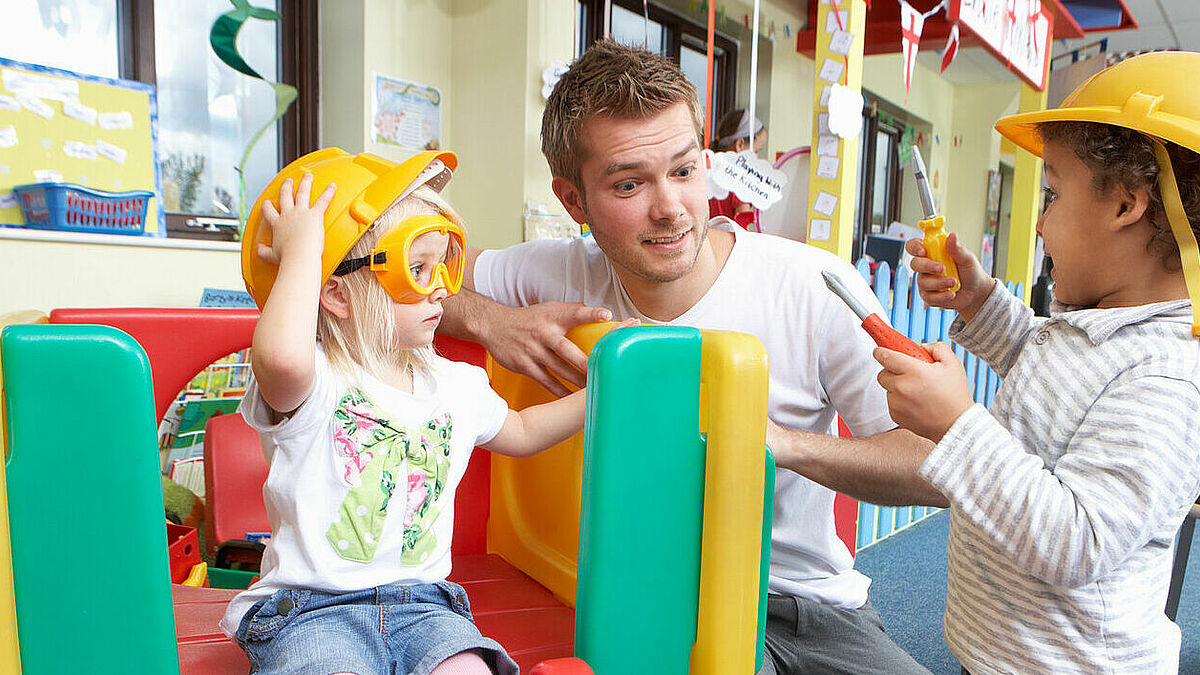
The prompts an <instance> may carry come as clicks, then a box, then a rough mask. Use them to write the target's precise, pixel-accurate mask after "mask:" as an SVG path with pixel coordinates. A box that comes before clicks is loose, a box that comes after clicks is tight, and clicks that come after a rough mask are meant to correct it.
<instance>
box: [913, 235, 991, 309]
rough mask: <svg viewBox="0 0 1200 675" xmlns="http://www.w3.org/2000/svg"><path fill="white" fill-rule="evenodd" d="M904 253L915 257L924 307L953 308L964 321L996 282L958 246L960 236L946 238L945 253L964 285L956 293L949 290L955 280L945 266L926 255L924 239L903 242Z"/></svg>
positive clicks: (972, 257)
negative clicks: (950, 259)
mask: <svg viewBox="0 0 1200 675" xmlns="http://www.w3.org/2000/svg"><path fill="white" fill-rule="evenodd" d="M904 250H906V251H908V252H909V253H910V254H912V256H913V260H912V263H911V267H912V270H913V271H914V272H916V273H917V288H918V289H919V290H920V292H921V299H922V300H924V301H925V304H927V305H930V306H932V307H944V308H946V309H952V310H954V311H956V312H958V313H959V314H960V315H962V317H963V320H964V321H970V320H971V317H973V316H975V313H976V312H978V311H979V308H980V307H981V306H983V301H984V300H986V299H987V296H988V294H989V293H991V292H992V287H993V286H994V285H995V283H996V280H995V279H993V278H991V277H990V276H988V274H987V273H986V272H984V270H983V266H982V265H980V264H979V259H978V258H976V257H975V254H973V253H971V252H970V251H968V250H967V249H966V248H965V247H963V246H961V245H959V243H958V235H957V234H955V233H953V232H951V233H950V235H949V236H948V237H946V251H947V252H949V253H950V257H951V258H953V259H954V264H955V265H956V266H957V267H958V280H959V282H960V283H961V284H962V286H961V287H960V288H959V289H958V291H957V292H956V291H951V290H950V289H951V288H952V287H953V286H954V277H949V276H946V275H945V271H946V268H945V266H944V265H942V264H941V263H940V262H936V261H934V260H933V259H932V258H929V257H928V256H927V255H926V254H925V244H924V243H923V242H922V240H921V239H918V238H915V237H914V238H912V239H909V240H908V241H906V242H904Z"/></svg>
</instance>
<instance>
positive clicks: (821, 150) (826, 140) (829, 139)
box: [817, 135, 838, 157]
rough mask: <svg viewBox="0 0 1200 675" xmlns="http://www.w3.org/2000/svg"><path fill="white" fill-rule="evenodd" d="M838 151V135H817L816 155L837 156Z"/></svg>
mask: <svg viewBox="0 0 1200 675" xmlns="http://www.w3.org/2000/svg"><path fill="white" fill-rule="evenodd" d="M837 153H838V137H837V136H833V135H825V136H819V137H818V138H817V156H818V157H837Z"/></svg>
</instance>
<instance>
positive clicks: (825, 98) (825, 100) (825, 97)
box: [821, 85, 830, 107]
mask: <svg viewBox="0 0 1200 675" xmlns="http://www.w3.org/2000/svg"><path fill="white" fill-rule="evenodd" d="M829 91H830V90H829V85H825V86H824V87H821V106H822V107H823V106H827V105H829Z"/></svg>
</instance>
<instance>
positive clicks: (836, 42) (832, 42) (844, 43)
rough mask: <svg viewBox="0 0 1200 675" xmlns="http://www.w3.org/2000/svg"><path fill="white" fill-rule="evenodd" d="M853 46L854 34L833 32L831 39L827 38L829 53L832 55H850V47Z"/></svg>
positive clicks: (842, 31)
mask: <svg viewBox="0 0 1200 675" xmlns="http://www.w3.org/2000/svg"><path fill="white" fill-rule="evenodd" d="M852 45H854V33H847V32H846V31H844V30H835V31H833V37H831V38H829V51H831V52H833V53H834V54H841V55H842V56H846V55H847V54H849V53H850V47H851V46H852Z"/></svg>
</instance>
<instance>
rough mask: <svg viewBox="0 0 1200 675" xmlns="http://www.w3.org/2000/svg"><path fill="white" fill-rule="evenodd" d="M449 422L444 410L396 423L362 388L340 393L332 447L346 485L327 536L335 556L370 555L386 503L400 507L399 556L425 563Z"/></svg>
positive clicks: (432, 542)
mask: <svg viewBox="0 0 1200 675" xmlns="http://www.w3.org/2000/svg"><path fill="white" fill-rule="evenodd" d="M451 427H452V422H451V419H450V415H449V414H447V413H443V414H441V415H439V416H438V417H436V418H434V419H432V420H429V421H428V422H426V423H425V424H424V425H422V426H421V427H420V428H418V429H413V428H408V427H402V426H398V425H394V424H392V423H391V422H390V421H388V420H387V419H386V418H384V417H383V416H382V415H381V414H380V412H379V409H378V408H377V407H376V405H375V404H374V402H372V401H371V399H370V398H369V397H368V396H367V395H366V394H365V393H364V392H363V391H362V390H360V389H351V390H350V391H349V392H348V393H347V394H346V395H345V396H343V397H342V399H341V401H339V402H338V406H337V409H336V410H335V411H334V429H333V446H334V450H335V452H336V453H337V456H338V458H339V461H341V469H342V479H343V480H344V481H345V482H346V483H347V484H349V485H350V486H351V488H350V492H349V493H348V494H347V495H346V498H345V499H344V500H343V501H342V504H341V506H340V507H339V508H338V512H337V515H336V516H335V519H334V521H333V524H332V525H330V526H329V530H328V531H327V532H326V534H325V538H326V540H328V541H329V543H330V545H332V546H333V548H334V551H336V552H337V554H338V555H339V556H341V557H342V558H345V559H346V560H354V561H357V562H364V563H365V562H370V561H371V560H372V559H374V557H375V551H376V549H377V548H378V546H379V538H380V536H381V534H382V533H383V525H384V522H386V520H387V515H388V509H389V508H392V509H396V508H402V509H404V521H403V523H404V543H403V548H402V553H401V557H400V562H401V563H402V564H404V565H420V564H422V563H423V562H425V560H426V559H427V558H428V557H429V554H430V552H431V551H433V550H434V549H435V548H436V546H437V536H436V535H435V534H434V532H433V524H434V522H435V521H436V520H437V517H438V515H439V514H440V513H441V508H440V507H439V505H438V498H439V497H441V495H442V492H443V491H444V490H445V488H446V480H447V476H448V474H449V472H450V432H451ZM397 488H400V490H401V494H400V495H397V494H396V490H397ZM397 503H398V504H400V506H393V504H397Z"/></svg>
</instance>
